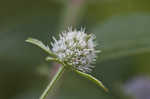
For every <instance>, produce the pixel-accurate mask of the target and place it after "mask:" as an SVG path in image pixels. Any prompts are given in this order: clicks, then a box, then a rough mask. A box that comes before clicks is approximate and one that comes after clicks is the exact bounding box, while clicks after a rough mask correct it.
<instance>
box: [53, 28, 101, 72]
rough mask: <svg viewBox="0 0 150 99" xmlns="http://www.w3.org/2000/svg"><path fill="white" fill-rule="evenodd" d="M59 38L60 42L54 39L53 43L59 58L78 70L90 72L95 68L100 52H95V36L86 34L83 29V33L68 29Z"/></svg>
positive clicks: (54, 50)
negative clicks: (94, 64)
mask: <svg viewBox="0 0 150 99" xmlns="http://www.w3.org/2000/svg"><path fill="white" fill-rule="evenodd" d="M59 37H60V39H59V40H56V39H55V37H53V40H54V43H51V45H52V51H53V52H54V53H55V54H56V55H57V56H58V58H59V59H60V60H61V61H63V62H66V63H68V64H70V65H72V66H73V67H75V68H76V69H78V70H81V71H83V72H90V71H91V68H92V67H94V66H92V64H93V63H94V62H95V61H96V53H97V52H100V51H98V50H95V47H96V44H95V42H94V39H95V35H94V34H86V33H85V30H83V29H81V31H77V30H72V29H68V31H66V32H62V33H61V34H60V35H59Z"/></svg>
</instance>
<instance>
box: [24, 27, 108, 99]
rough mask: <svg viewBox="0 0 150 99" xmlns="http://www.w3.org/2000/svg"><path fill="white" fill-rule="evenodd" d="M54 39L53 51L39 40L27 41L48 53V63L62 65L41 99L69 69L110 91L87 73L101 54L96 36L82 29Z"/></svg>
mask: <svg viewBox="0 0 150 99" xmlns="http://www.w3.org/2000/svg"><path fill="white" fill-rule="evenodd" d="M53 39H54V42H53V43H51V45H52V49H50V48H49V46H45V45H44V44H43V43H42V42H41V41H39V40H37V39H34V38H28V39H27V40H26V42H29V43H32V44H34V45H37V46H38V47H40V48H42V49H43V50H44V51H45V52H47V53H48V55H49V56H48V57H47V58H46V60H47V61H55V62H58V63H60V64H62V66H60V68H59V70H58V71H57V73H56V74H55V76H54V77H53V79H52V81H51V82H50V83H49V85H48V87H47V88H46V89H45V91H44V92H43V94H42V95H41V97H40V99H45V98H46V96H47V95H48V92H49V90H51V89H52V86H53V85H54V83H55V82H56V81H57V80H58V79H59V77H60V76H61V75H62V74H63V72H64V70H66V68H67V67H71V69H72V71H73V72H76V73H77V74H79V75H80V76H82V77H85V78H87V79H89V80H90V81H92V82H94V83H95V84H96V85H98V86H99V87H101V88H103V89H104V90H105V91H108V89H107V88H105V86H104V85H103V83H102V82H101V81H99V80H98V79H96V78H95V77H93V76H92V75H90V74H88V73H86V72H90V71H91V70H92V67H94V66H93V65H92V64H93V63H94V62H95V61H96V57H97V56H96V54H97V52H100V51H98V50H96V49H95V48H96V44H95V42H94V40H95V35H94V34H86V33H85V30H83V29H81V31H77V30H72V29H68V31H67V32H63V33H61V34H60V35H59V40H56V38H55V37H53ZM69 69H70V68H69Z"/></svg>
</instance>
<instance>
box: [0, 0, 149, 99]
mask: <svg viewBox="0 0 150 99" xmlns="http://www.w3.org/2000/svg"><path fill="white" fill-rule="evenodd" d="M149 5H150V1H149V0H0V99H38V98H39V96H40V95H41V94H42V92H43V91H44V89H45V87H46V86H47V84H48V82H49V81H50V79H51V78H52V72H54V71H55V69H56V68H54V65H53V64H52V63H48V62H46V61H45V57H46V56H47V54H46V53H44V52H43V51H42V50H41V49H39V48H37V47H35V46H33V45H31V44H28V43H25V40H26V38H27V37H34V38H37V39H39V40H41V41H43V42H44V43H45V44H47V45H50V42H51V40H52V39H51V37H52V35H53V36H58V33H59V32H60V31H64V30H65V29H66V28H67V27H68V26H73V27H74V28H77V29H80V28H81V27H85V28H86V31H87V32H88V33H94V34H95V35H96V37H97V42H98V44H99V49H100V50H101V51H102V53H101V54H99V58H98V59H97V63H96V64H95V65H96V68H95V69H94V70H93V72H92V73H91V74H92V75H93V76H95V77H96V78H98V79H99V80H101V81H102V82H103V83H104V84H105V86H106V87H108V89H109V93H105V92H104V91H103V90H102V89H100V88H98V87H97V86H96V85H94V84H93V83H92V82H90V81H88V80H86V79H84V78H82V77H80V76H78V75H76V74H75V73H72V72H69V71H68V72H66V73H65V74H64V76H63V78H62V79H61V80H59V81H58V83H57V84H56V87H55V88H54V90H53V91H52V92H50V95H49V98H51V99H130V98H131V97H132V98H131V99H150V98H144V97H146V96H147V97H149V95H150V94H149V92H150V88H149V87H147V86H150V84H148V85H145V84H143V83H145V82H149V74H150V66H149V65H150V61H149V60H150V6H149ZM139 77H140V79H142V81H141V82H140V83H142V84H141V85H138V84H137V85H136V83H137V82H138V80H134V79H138V78H139ZM132 79H133V81H132ZM143 79H144V80H143ZM130 81H131V83H130ZM134 84H135V85H134ZM126 85H131V86H132V85H134V86H135V87H134V88H133V89H132V87H130V88H131V89H130V88H129V90H130V91H129V92H128V90H127V89H128V86H126ZM143 85H145V86H144V88H149V89H147V90H148V91H147V90H146V92H147V93H148V94H144V97H143V98H136V95H137V93H136V91H135V90H139V89H136V88H138V87H139V86H142V88H143ZM126 87H127V88H126ZM140 91H141V92H139V93H140V95H141V97H142V95H143V94H142V93H144V91H145V90H141V89H140ZM129 97H130V98H129ZM134 97H135V98H134Z"/></svg>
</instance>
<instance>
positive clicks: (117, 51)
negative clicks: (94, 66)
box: [92, 13, 150, 61]
mask: <svg viewBox="0 0 150 99" xmlns="http://www.w3.org/2000/svg"><path fill="white" fill-rule="evenodd" d="M149 26H150V16H149V15H144V14H143V13H141V14H140V13H139V14H132V15H131V14H129V15H127V16H124V15H123V16H121V15H119V16H113V17H110V18H108V19H107V20H105V21H104V22H103V23H101V24H100V25H98V26H97V27H95V28H94V30H93V31H92V32H93V33H96V37H97V38H98V39H97V40H99V46H100V47H101V51H102V53H101V61H104V60H105V61H106V60H108V59H115V58H119V57H124V56H129V55H134V54H139V53H145V52H150V39H149V38H150V28H149Z"/></svg>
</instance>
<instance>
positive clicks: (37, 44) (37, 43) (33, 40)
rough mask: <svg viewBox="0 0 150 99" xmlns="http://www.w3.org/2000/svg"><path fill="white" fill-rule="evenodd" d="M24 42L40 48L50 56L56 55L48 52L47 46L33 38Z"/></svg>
mask: <svg viewBox="0 0 150 99" xmlns="http://www.w3.org/2000/svg"><path fill="white" fill-rule="evenodd" d="M26 42H28V43H31V44H34V45H36V46H38V47H40V48H42V49H43V50H44V51H45V52H47V53H48V54H49V55H50V56H53V57H56V55H55V54H54V53H53V52H52V51H51V50H50V48H49V47H48V46H45V45H44V44H43V43H42V42H41V41H39V40H37V39H34V38H28V39H27V40H26Z"/></svg>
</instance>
